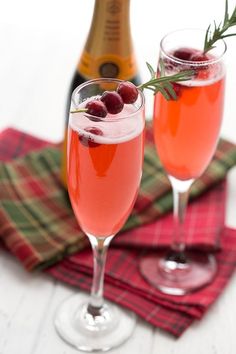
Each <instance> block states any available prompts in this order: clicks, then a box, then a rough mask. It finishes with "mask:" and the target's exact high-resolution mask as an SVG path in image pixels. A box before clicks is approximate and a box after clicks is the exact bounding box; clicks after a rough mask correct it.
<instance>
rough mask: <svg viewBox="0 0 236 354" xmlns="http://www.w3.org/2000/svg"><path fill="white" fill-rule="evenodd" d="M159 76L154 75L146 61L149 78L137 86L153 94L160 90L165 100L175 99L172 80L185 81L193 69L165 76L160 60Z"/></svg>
mask: <svg viewBox="0 0 236 354" xmlns="http://www.w3.org/2000/svg"><path fill="white" fill-rule="evenodd" d="M159 64H160V76H159V77H156V73H155V71H154V69H153V67H152V66H151V65H150V64H149V63H146V65H147V67H148V70H149V72H150V74H151V79H150V80H149V81H147V82H145V83H143V84H141V85H139V86H137V87H138V88H139V89H140V90H144V89H148V90H151V91H153V93H154V95H155V94H156V93H157V92H160V93H161V94H162V95H163V96H164V97H165V98H166V99H167V100H170V99H174V100H176V99H177V95H176V92H175V90H174V88H173V83H174V82H180V81H187V80H189V79H190V78H191V77H192V76H193V75H194V70H185V71H180V72H179V73H177V74H173V75H169V76H165V71H164V64H163V61H162V60H160V62H159Z"/></svg>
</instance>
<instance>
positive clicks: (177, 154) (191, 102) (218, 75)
mask: <svg viewBox="0 0 236 354" xmlns="http://www.w3.org/2000/svg"><path fill="white" fill-rule="evenodd" d="M178 52H180V50H179V51H178ZM193 52H194V51H193ZM179 65H180V64H179ZM176 66H177V67H178V65H177V64H176ZM189 67H190V65H189ZM174 68H175V67H174ZM198 70H199V72H198V73H196V77H194V78H193V79H192V80H189V81H187V82H186V83H183V84H180V83H178V84H175V85H174V89H175V90H176V94H177V99H176V100H170V101H167V100H166V99H165V98H164V97H163V96H162V95H161V94H157V95H156V97H155V105H154V136H155V142H156V146H157V150H158V154H159V157H160V159H161V162H162V164H163V166H164V168H165V170H166V172H167V173H168V174H169V175H171V176H173V177H175V178H178V179H180V180H189V179H193V178H197V177H199V176H200V175H201V174H202V173H203V172H204V170H205V169H206V167H207V165H208V164H209V162H210V160H211V158H212V156H213V153H214V151H215V147H216V143H217V140H218V136H219V131H220V126H221V121H222V117H223V103H224V87H225V79H224V67H223V65H222V64H219V63H218V64H215V65H213V66H209V67H207V65H205V67H203V68H201V67H199V68H198ZM197 76H199V77H197Z"/></svg>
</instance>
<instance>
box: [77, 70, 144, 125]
mask: <svg viewBox="0 0 236 354" xmlns="http://www.w3.org/2000/svg"><path fill="white" fill-rule="evenodd" d="M124 81H128V80H120V79H116V78H105V77H103V78H96V79H90V80H87V81H85V82H83V83H82V84H80V85H78V86H77V87H76V88H75V89H74V91H73V92H72V95H71V102H73V104H74V106H75V108H79V105H78V104H77V103H76V102H75V95H76V94H77V93H78V92H79V91H81V89H83V88H84V87H86V86H89V85H92V84H96V83H98V82H101V83H106V82H107V83H112V82H114V83H117V84H118V83H120V82H124ZM137 89H138V93H139V96H140V98H141V103H140V104H139V105H138V107H136V106H134V107H135V108H136V109H135V110H134V111H133V112H131V113H129V114H125V115H123V116H119V117H118V118H116V117H115V116H116V114H113V115H112V119H111V118H110V117H107V116H106V117H104V118H103V117H98V116H94V115H92V114H88V113H86V112H81V113H83V114H84V115H85V116H86V117H87V118H89V119H90V120H93V121H102V122H109V123H112V122H117V121H120V120H123V119H128V118H132V117H133V116H135V115H136V114H137V112H139V111H140V110H141V109H142V108H144V105H145V96H144V93H143V92H142V91H141V90H140V89H139V88H137ZM105 91H106V90H104V92H105ZM87 98H88V97H87ZM134 104H135V103H133V105H134Z"/></svg>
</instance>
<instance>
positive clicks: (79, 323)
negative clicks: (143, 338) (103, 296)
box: [55, 293, 136, 352]
mask: <svg viewBox="0 0 236 354" xmlns="http://www.w3.org/2000/svg"><path fill="white" fill-rule="evenodd" d="M87 307H88V295H87V294H82V293H81V294H79V295H74V296H72V297H70V298H69V299H67V300H65V301H64V302H63V303H62V304H61V305H60V307H59V309H58V311H57V313H56V317H55V327H56V330H57V332H58V334H59V335H60V336H61V338H62V339H64V340H65V341H66V342H67V343H69V344H70V345H72V346H73V347H75V348H76V349H78V350H81V351H85V352H93V351H107V350H109V349H111V348H114V347H117V346H119V345H120V344H122V343H124V342H125V341H126V340H127V339H128V338H129V337H130V336H131V335H132V332H133V330H134V327H135V324H136V316H135V315H134V314H133V313H132V312H130V311H127V310H124V309H122V308H120V307H118V306H115V305H113V304H112V303H110V302H106V304H105V306H104V309H103V310H102V311H101V313H99V316H96V315H95V316H92V315H91V314H88V312H87Z"/></svg>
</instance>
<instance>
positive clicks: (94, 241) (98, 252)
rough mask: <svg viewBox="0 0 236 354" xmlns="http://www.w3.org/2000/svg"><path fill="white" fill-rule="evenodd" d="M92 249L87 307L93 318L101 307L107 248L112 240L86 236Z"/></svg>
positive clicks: (110, 237) (110, 238)
mask: <svg viewBox="0 0 236 354" xmlns="http://www.w3.org/2000/svg"><path fill="white" fill-rule="evenodd" d="M88 237H89V240H90V243H91V245H92V249H93V262H94V269H93V283H92V289H91V295H90V301H89V305H88V312H89V313H90V314H92V315H93V316H96V315H98V314H99V313H100V309H101V308H102V306H103V287H104V271H105V263H106V256H107V249H108V246H109V244H110V242H111V240H112V238H113V236H109V237H104V238H102V237H100V238H98V237H95V236H92V235H88Z"/></svg>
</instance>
